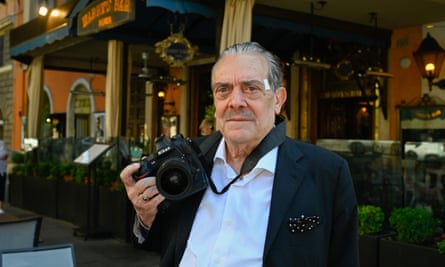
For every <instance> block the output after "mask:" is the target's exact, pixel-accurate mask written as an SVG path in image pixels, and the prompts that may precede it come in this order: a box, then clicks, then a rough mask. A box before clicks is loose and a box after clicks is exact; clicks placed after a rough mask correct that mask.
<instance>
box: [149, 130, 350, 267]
mask: <svg viewBox="0 0 445 267" xmlns="http://www.w3.org/2000/svg"><path fill="white" fill-rule="evenodd" d="M214 153H215V151H214V150H212V152H211V153H210V155H207V157H210V158H213V156H214ZM202 196H203V192H201V193H198V194H195V195H193V196H191V197H189V198H187V199H185V200H182V201H179V202H175V203H173V204H171V206H170V207H169V208H168V209H167V211H166V212H165V213H163V214H158V216H157V218H156V220H155V222H154V223H153V225H152V228H151V230H150V231H149V232H148V233H146V238H147V239H146V241H145V243H144V244H143V246H145V247H147V248H149V249H152V250H157V251H159V252H160V254H161V266H162V267H171V266H178V265H179V262H180V260H181V258H182V255H183V253H184V250H185V247H186V243H187V239H188V237H189V234H190V231H191V227H192V224H193V219H194V216H195V214H196V211H197V208H198V206H199V204H200V201H201V198H202ZM302 215H304V216H306V217H308V216H318V217H319V224H318V225H315V227H314V228H313V229H312V230H307V231H303V232H299V231H296V232H292V231H291V229H290V228H291V227H290V226H289V219H290V218H300V217H301V216H302ZM358 262H359V257H358V234H357V202H356V197H355V192H354V188H353V183H352V178H351V175H350V172H349V168H348V165H347V162H346V161H345V160H344V159H343V158H341V157H339V156H338V155H336V154H334V153H332V152H329V151H327V150H325V149H322V148H320V147H317V146H314V145H311V144H306V143H302V142H298V141H295V140H292V139H290V138H286V140H285V142H284V143H283V144H281V145H280V147H279V152H278V161H277V167H276V173H275V178H274V183H273V190H272V199H271V208H270V216H269V223H268V228H267V235H266V242H265V247H264V254H263V266H267V267H272V266H276V267H288V266H296V267H297V266H298V267H305V266H308V267H316V266H338V267H348V266H359V263H358Z"/></svg>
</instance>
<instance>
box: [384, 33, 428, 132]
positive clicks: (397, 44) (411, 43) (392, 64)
mask: <svg viewBox="0 0 445 267" xmlns="http://www.w3.org/2000/svg"><path fill="white" fill-rule="evenodd" d="M422 38H423V36H422V27H420V26H418V27H411V28H403V29H397V30H394V32H393V35H392V40H391V49H390V54H389V72H390V73H392V74H393V75H394V77H393V78H391V79H390V80H389V92H388V94H389V95H388V97H389V106H388V107H389V109H388V111H389V112H388V113H389V116H388V118H389V128H390V139H393V140H394V139H399V133H398V127H399V120H398V114H397V108H396V106H397V105H400V104H404V103H409V102H410V101H413V100H415V99H416V98H418V97H420V95H421V84H422V78H421V76H420V73H419V71H418V68H417V66H416V63H415V61H414V57H413V55H412V54H413V52H414V51H415V50H417V48H418V47H419V45H420V43H421V42H422Z"/></svg>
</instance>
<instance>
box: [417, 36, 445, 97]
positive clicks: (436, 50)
mask: <svg viewBox="0 0 445 267" xmlns="http://www.w3.org/2000/svg"><path fill="white" fill-rule="evenodd" d="M413 56H414V59H415V60H416V64H417V67H418V68H419V71H420V74H421V75H422V77H423V78H425V79H427V80H428V87H429V90H430V91H431V89H432V87H433V85H436V86H438V87H439V88H440V89H445V80H440V81H438V82H433V80H434V79H436V78H437V77H438V76H439V73H440V69H441V68H442V63H443V60H444V58H445V50H444V49H443V48H442V47H440V45H439V44H438V43H437V41H436V39H434V38H433V37H431V35H430V34H429V33H428V34H427V35H426V37H425V39H423V41H422V43H421V44H420V46H419V49H417V50H416V51H415V52H414V53H413Z"/></svg>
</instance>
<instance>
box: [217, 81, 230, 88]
mask: <svg viewBox="0 0 445 267" xmlns="http://www.w3.org/2000/svg"><path fill="white" fill-rule="evenodd" d="M227 85H230V83H229V82H216V83H214V84H213V87H217V86H218V87H219V86H227Z"/></svg>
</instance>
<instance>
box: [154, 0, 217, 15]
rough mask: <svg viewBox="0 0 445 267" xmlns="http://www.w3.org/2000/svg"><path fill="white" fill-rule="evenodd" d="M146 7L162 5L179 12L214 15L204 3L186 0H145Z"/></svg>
mask: <svg viewBox="0 0 445 267" xmlns="http://www.w3.org/2000/svg"><path fill="white" fill-rule="evenodd" d="M146 1H147V7H162V8H165V9H167V10H170V11H172V12H178V13H181V14H186V13H195V14H199V15H202V16H205V17H213V16H215V14H214V12H213V9H212V8H210V7H208V6H207V5H205V4H202V3H198V2H192V1H187V0H146Z"/></svg>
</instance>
